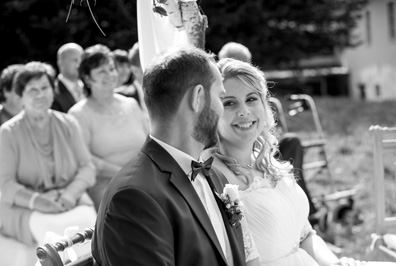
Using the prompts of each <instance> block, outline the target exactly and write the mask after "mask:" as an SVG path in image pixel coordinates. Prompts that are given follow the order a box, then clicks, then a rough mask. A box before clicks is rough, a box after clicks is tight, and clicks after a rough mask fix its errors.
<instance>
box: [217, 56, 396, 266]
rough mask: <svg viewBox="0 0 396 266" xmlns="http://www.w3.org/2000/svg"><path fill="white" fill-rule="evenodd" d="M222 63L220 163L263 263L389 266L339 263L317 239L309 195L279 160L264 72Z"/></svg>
mask: <svg viewBox="0 0 396 266" xmlns="http://www.w3.org/2000/svg"><path fill="white" fill-rule="evenodd" d="M218 65H219V68H220V72H221V73H222V76H223V78H224V80H223V82H224V87H225V91H226V93H225V95H224V97H223V98H222V103H223V106H224V114H223V117H221V118H220V120H219V125H218V133H219V140H220V142H219V147H217V148H216V149H215V150H214V151H213V152H214V154H215V161H214V165H215V166H216V167H217V168H218V169H219V170H220V171H222V172H223V174H224V175H225V176H226V177H227V179H228V181H229V182H230V183H231V184H236V185H238V186H239V189H240V195H241V200H242V202H243V204H244V205H243V213H244V218H243V219H246V221H245V223H243V222H242V228H243V229H246V230H247V231H249V230H250V231H251V233H252V235H253V241H254V242H255V246H256V248H257V252H258V254H259V257H260V265H266V266H270V265H277V266H279V265H280V266H282V265H301V266H310V265H312V266H314V265H373V264H375V265H377V264H380V265H385V264H386V265H387V263H372V262H370V263H366V262H361V261H357V260H354V259H351V258H342V259H339V258H337V256H336V255H335V254H334V253H332V251H331V250H330V249H329V248H328V247H327V245H326V243H325V242H324V241H323V239H322V238H320V237H319V236H318V235H316V233H315V230H313V229H312V227H311V225H310V223H309V222H308V214H309V205H308V201H307V197H306V195H305V194H304V192H303V190H302V189H301V188H300V186H299V185H298V184H297V183H296V180H295V178H294V176H293V174H292V170H293V169H292V166H291V165H290V164H289V163H288V162H279V161H277V160H276V159H274V154H275V153H276V150H277V149H276V148H277V147H276V146H277V140H276V137H275V136H274V135H273V133H272V132H273V129H274V127H275V121H274V117H273V112H272V110H271V108H270V106H269V103H268V101H267V98H268V96H269V95H268V88H267V85H266V80H265V77H264V73H263V72H261V71H260V70H259V69H257V68H256V67H254V66H252V65H251V64H249V63H245V62H242V61H238V60H234V59H222V60H220V62H219V63H218ZM246 225H247V227H248V228H246ZM244 227H245V228H244ZM245 242H247V243H245V249H246V252H245V253H246V254H247V255H248V254H252V253H253V254H254V253H255V250H253V251H252V250H250V249H251V248H249V247H252V246H253V247H254V244H253V245H252V244H251V243H249V242H250V241H249V240H248V241H246V239H245ZM253 257H254V256H253ZM253 261H254V260H253ZM389 265H396V264H389Z"/></svg>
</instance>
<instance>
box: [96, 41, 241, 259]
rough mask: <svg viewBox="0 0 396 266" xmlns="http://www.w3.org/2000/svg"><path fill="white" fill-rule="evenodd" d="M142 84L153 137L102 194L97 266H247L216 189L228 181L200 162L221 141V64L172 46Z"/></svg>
mask: <svg viewBox="0 0 396 266" xmlns="http://www.w3.org/2000/svg"><path fill="white" fill-rule="evenodd" d="M143 87H144V94H145V102H146V105H147V108H148V111H149V114H150V121H151V134H150V136H149V137H148V138H147V140H146V143H145V144H144V145H143V147H142V150H141V152H140V153H139V154H138V156H137V157H135V158H134V159H132V160H131V161H130V162H129V163H128V164H127V165H126V166H125V167H124V168H123V169H122V170H121V171H120V172H119V173H118V174H117V175H116V176H115V177H114V178H113V180H112V181H111V182H110V184H109V187H108V189H107V191H106V193H105V195H104V198H103V200H102V203H101V206H100V208H99V212H98V218H97V222H96V227H95V235H94V238H93V240H92V254H93V257H94V259H95V261H96V263H97V264H98V265H101V266H111V265H117V266H118V265H181V266H184V265H185V266H194V265H197V266H198V265H202V266H216V265H231V266H232V265H234V266H239V265H245V254H244V248H243V237H242V232H241V228H240V227H239V228H236V227H233V226H232V225H231V223H230V221H229V219H228V218H227V214H226V213H225V211H224V210H225V207H224V204H223V202H221V201H220V200H219V198H218V197H217V196H215V195H214V193H213V190H212V189H215V190H217V191H218V192H222V188H223V186H224V184H225V182H226V180H225V178H224V177H223V176H222V175H221V176H217V175H216V174H215V172H214V171H213V170H210V171H209V174H208V171H207V170H208V169H209V167H210V162H205V164H201V165H200V164H198V163H197V161H199V155H200V153H201V152H202V150H203V149H204V148H206V147H210V146H213V145H214V144H216V142H217V137H216V134H215V132H216V128H217V122H218V119H219V117H220V116H221V115H222V113H223V105H222V103H221V100H220V97H221V96H222V95H223V94H224V93H225V91H224V87H223V84H222V78H221V75H220V73H219V71H218V69H217V68H216V65H215V62H214V61H213V59H212V57H211V56H210V55H208V54H207V53H205V52H204V51H202V50H199V49H197V48H192V47H190V48H177V49H175V48H173V49H170V50H167V51H165V52H163V53H162V54H161V55H159V56H157V58H156V59H155V60H154V61H153V62H152V64H151V65H150V66H149V67H148V68H147V69H146V72H145V75H144V78H143ZM192 166H194V167H193V168H194V171H193V169H192ZM200 166H204V168H203V169H201V168H200ZM200 170H201V171H200ZM207 176H209V177H207Z"/></svg>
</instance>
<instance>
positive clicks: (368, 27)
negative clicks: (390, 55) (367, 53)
mask: <svg viewBox="0 0 396 266" xmlns="http://www.w3.org/2000/svg"><path fill="white" fill-rule="evenodd" d="M366 40H367V44H371V18H370V11H366Z"/></svg>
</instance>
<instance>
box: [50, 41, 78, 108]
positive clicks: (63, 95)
mask: <svg viewBox="0 0 396 266" xmlns="http://www.w3.org/2000/svg"><path fill="white" fill-rule="evenodd" d="M82 53H83V49H82V47H81V46H80V45H78V44H76V43H66V44H64V45H62V46H61V47H60V48H59V50H58V53H57V64H58V68H59V75H58V77H57V78H56V80H55V97H54V102H53V104H52V109H54V110H57V111H60V112H64V113H66V112H67V111H68V110H69V109H70V107H72V106H73V105H74V104H75V103H76V102H78V101H80V100H81V99H83V98H84V93H83V87H84V85H83V83H82V81H81V80H80V79H79V75H78V67H79V65H80V62H81V55H82Z"/></svg>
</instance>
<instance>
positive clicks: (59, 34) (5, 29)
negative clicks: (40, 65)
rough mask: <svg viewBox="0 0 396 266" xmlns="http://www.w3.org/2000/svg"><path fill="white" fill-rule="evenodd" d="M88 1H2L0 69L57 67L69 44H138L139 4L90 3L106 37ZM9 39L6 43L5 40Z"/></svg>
mask: <svg viewBox="0 0 396 266" xmlns="http://www.w3.org/2000/svg"><path fill="white" fill-rule="evenodd" d="M86 1H87V0H82V1H81V2H80V1H78V0H77V1H75V3H74V4H73V6H72V9H71V13H70V16H69V19H68V22H66V18H67V14H68V11H69V7H70V4H71V3H72V2H71V0H62V1H53V0H3V1H1V2H0V10H1V11H2V15H1V16H0V34H1V36H2V40H3V42H2V47H3V53H1V54H0V67H1V68H4V67H5V66H7V65H9V64H13V63H26V62H28V61H31V60H40V61H46V62H49V63H51V64H52V65H54V66H55V65H56V64H55V63H56V51H57V49H58V48H59V47H60V46H61V45H62V44H64V43H66V42H71V41H72V42H76V43H79V44H80V45H82V46H83V47H87V46H90V45H93V44H96V43H103V44H106V45H108V46H109V47H110V48H112V49H115V48H121V49H129V48H131V47H132V45H133V44H134V42H136V41H137V26H136V3H135V2H134V1H128V0H112V1H102V0H97V2H96V5H95V2H94V1H92V0H91V1H90V6H91V8H92V11H93V14H94V15H95V18H96V20H97V21H98V23H99V24H100V27H101V28H102V29H103V31H104V32H105V34H106V36H103V35H102V33H101V32H100V30H99V29H98V28H97V26H96V25H95V22H94V20H93V19H92V18H91V14H90V13H89V10H88V8H87V4H86ZM4 40H6V41H4Z"/></svg>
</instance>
